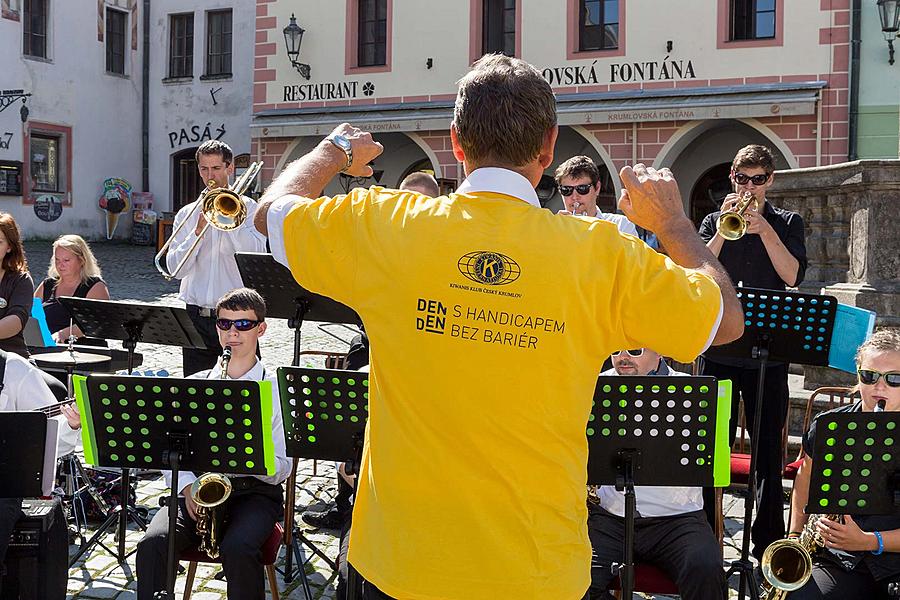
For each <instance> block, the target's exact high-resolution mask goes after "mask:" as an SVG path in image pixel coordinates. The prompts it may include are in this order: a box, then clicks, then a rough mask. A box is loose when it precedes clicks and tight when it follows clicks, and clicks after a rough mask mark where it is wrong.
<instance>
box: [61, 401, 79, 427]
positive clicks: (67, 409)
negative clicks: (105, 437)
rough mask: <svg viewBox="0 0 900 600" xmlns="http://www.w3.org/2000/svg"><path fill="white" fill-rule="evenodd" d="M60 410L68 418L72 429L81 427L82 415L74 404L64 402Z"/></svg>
mask: <svg viewBox="0 0 900 600" xmlns="http://www.w3.org/2000/svg"><path fill="white" fill-rule="evenodd" d="M59 412H61V413H62V414H63V416H64V417H65V418H66V421H67V422H68V423H69V427H71V428H72V429H81V415H80V414H78V409H77V408H76V407H75V405H74V404H63V405H62V406H60V407H59Z"/></svg>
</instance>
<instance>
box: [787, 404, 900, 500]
mask: <svg viewBox="0 0 900 600" xmlns="http://www.w3.org/2000/svg"><path fill="white" fill-rule="evenodd" d="M898 444H900V425H898V422H897V413H892V412H881V413H873V412H843V413H834V414H830V415H822V416H820V417H818V418H817V419H816V446H815V448H814V455H813V456H815V469H814V470H813V474H812V479H811V480H810V483H809V500H808V502H807V505H806V509H805V512H806V513H807V514H813V513H817V514H830V513H834V514H857V515H889V514H900V453H898V452H897V448H896V446H897V445H898Z"/></svg>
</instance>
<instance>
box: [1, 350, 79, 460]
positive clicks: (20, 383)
mask: <svg viewBox="0 0 900 600" xmlns="http://www.w3.org/2000/svg"><path fill="white" fill-rule="evenodd" d="M52 404H56V396H54V395H53V392H51V391H50V388H49V387H47V384H46V383H45V382H44V378H43V376H42V375H41V372H40V370H39V369H38V368H37V367H35V366H34V365H32V364H31V363H30V362H28V361H27V360H25V359H24V358H22V357H21V356H19V355H18V354H13V353H12V352H7V353H6V373H5V374H4V376H3V390H2V391H0V412H5V411H29V410H37V409H39V408H44V407H46V406H50V405H52ZM54 418H55V419H56V420H57V421H59V438H58V439H57V456H63V455H65V454H68V453H70V452H72V451H73V450H74V449H75V445H76V444H77V443H78V430H76V429H72V428H71V427H69V422H68V421H67V420H66V418H65V417H64V416H62V415H60V416H57V417H54Z"/></svg>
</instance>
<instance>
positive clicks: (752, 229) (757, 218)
mask: <svg viewBox="0 0 900 600" xmlns="http://www.w3.org/2000/svg"><path fill="white" fill-rule="evenodd" d="M744 219H745V220H746V221H747V233H753V234H756V235H765V234H767V233H769V232H770V231H773V229H772V226H771V225H770V224H769V222H768V221H767V220H766V218H765V217H764V216H762V214H760V213H758V212H757V211H755V210H753V209H748V210H747V212H745V213H744Z"/></svg>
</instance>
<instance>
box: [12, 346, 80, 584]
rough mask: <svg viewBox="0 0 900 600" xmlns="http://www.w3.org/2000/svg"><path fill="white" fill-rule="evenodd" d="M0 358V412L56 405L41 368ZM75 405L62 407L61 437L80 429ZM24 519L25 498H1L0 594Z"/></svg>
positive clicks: (15, 356) (14, 358) (16, 357)
mask: <svg viewBox="0 0 900 600" xmlns="http://www.w3.org/2000/svg"><path fill="white" fill-rule="evenodd" d="M0 355H2V357H3V359H4V360H5V363H6V364H5V368H4V369H3V371H2V372H0V377H2V378H0V412H12V411H31V410H38V409H41V408H44V407H47V406H50V405H53V404H56V397H55V396H54V395H53V392H51V391H50V388H49V387H47V384H46V383H45V382H44V377H43V375H42V373H41V371H40V369H38V368H37V367H35V366H34V365H32V364H31V363H30V362H28V361H27V360H25V359H24V358H22V357H21V356H19V355H18V354H13V353H11V352H6V351H4V350H0ZM73 406H74V405H72V406H69V405H67V406H62V407H60V411H61V413H62V416H63V417H65V423H60V438H63V437H64V436H63V434H64V433H71V432H72V431H74V430H76V429H79V428H80V427H81V422H80V418H79V415H78V411H77V410H76V409H75V408H73ZM0 418H2V417H0ZM60 420H62V419H60ZM21 516H22V498H0V591H2V587H3V576H4V575H5V574H6V567H5V565H4V560H5V559H6V549H7V546H8V545H9V536H10V534H11V533H12V530H13V528H14V527H15V525H16V521H18V520H19V518H20V517H21Z"/></svg>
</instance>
